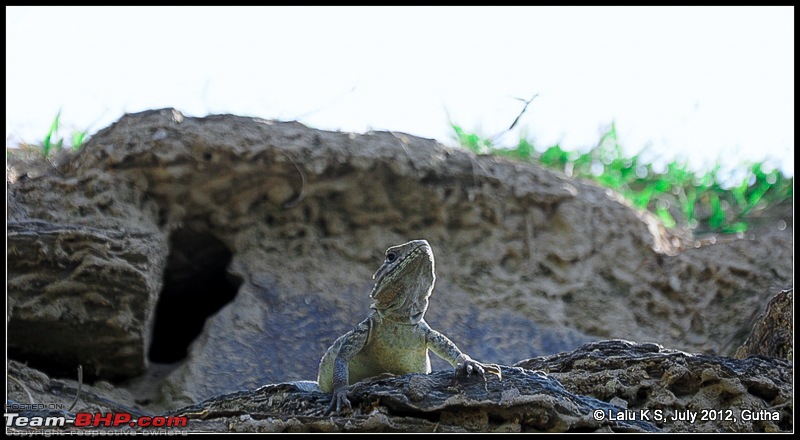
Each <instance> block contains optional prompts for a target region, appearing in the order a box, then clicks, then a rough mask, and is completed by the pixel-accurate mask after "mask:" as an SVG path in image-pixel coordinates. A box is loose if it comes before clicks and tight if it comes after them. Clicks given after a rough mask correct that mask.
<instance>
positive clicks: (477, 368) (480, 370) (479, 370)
mask: <svg viewBox="0 0 800 440" xmlns="http://www.w3.org/2000/svg"><path fill="white" fill-rule="evenodd" d="M458 368H460V369H462V370H463V371H464V373H466V374H467V375H470V374H480V375H481V376H483V375H485V374H486V373H492V374H494V375H495V376H497V378H498V379H500V380H503V373H502V372H501V371H500V366H498V365H497V364H482V363H480V362H478V361H476V360H473V359H467V360H465V361H464V363H463V364H460V365H459V366H458Z"/></svg>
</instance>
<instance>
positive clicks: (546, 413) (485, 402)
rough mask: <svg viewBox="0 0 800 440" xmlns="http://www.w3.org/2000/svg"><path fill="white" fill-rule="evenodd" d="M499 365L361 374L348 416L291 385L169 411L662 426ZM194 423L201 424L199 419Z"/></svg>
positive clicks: (253, 427)
mask: <svg viewBox="0 0 800 440" xmlns="http://www.w3.org/2000/svg"><path fill="white" fill-rule="evenodd" d="M501 369H502V379H501V378H498V377H496V376H491V375H489V376H491V377H488V378H482V377H479V376H463V375H455V374H454V373H453V371H452V370H451V371H439V372H435V373H432V374H411V375H405V376H394V377H390V378H378V379H370V380H366V381H362V382H359V383H357V384H354V385H353V386H352V387H351V392H350V393H349V395H350V397H351V399H352V400H353V403H354V412H353V413H352V414H350V415H349V416H347V417H345V416H342V417H329V416H325V415H324V413H325V410H326V408H327V407H328V403H329V402H330V396H329V395H327V394H324V393H320V392H305V391H301V390H299V389H298V388H297V387H296V386H294V385H292V384H279V385H267V386H264V387H261V388H259V389H257V390H254V391H242V392H238V393H233V394H229V395H224V396H219V397H217V398H214V399H210V400H208V401H205V402H202V403H200V404H198V405H193V406H190V407H186V408H181V409H178V410H175V411H172V412H170V413H169V414H170V415H175V416H186V417H189V418H191V419H201V420H212V419H217V418H225V419H226V422H225V424H226V425H227V426H229V428H230V430H231V431H273V430H275V431H284V430H292V431H346V432H361V431H366V432H374V431H406V432H409V431H421V432H470V431H473V432H531V431H540V432H570V431H580V432H587V431H601V432H610V431H617V432H655V431H658V429H657V428H656V427H655V425H653V424H652V423H648V422H646V421H642V420H639V419H634V420H610V419H609V418H608V417H594V415H593V414H595V412H596V411H600V412H602V413H603V414H615V413H616V412H618V411H621V409H620V408H618V407H616V406H614V405H611V404H609V403H607V402H601V401H599V400H597V399H594V398H591V397H586V396H580V395H575V394H572V393H570V392H568V391H566V390H565V389H564V387H563V386H562V385H561V384H560V383H558V381H557V380H555V379H553V378H552V377H547V376H545V375H543V374H540V373H536V372H533V371H527V370H523V369H522V368H510V367H502V368H501ZM237 416H239V417H237ZM242 416H243V417H242ZM253 420H260V421H263V420H269V421H270V422H269V423H268V424H263V423H261V424H258V423H255V424H254V423H252V422H253ZM189 426H190V427H192V428H193V429H202V428H203V424H202V423H194V421H191V422H190V423H189Z"/></svg>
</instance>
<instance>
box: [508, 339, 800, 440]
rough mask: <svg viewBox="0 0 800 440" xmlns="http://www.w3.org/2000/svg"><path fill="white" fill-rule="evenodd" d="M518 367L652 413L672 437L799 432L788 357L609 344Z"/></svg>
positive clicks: (592, 345)
mask: <svg viewBox="0 0 800 440" xmlns="http://www.w3.org/2000/svg"><path fill="white" fill-rule="evenodd" d="M515 366H517V367H522V368H525V369H536V370H541V371H544V372H545V373H547V374H548V375H550V376H551V377H552V378H554V379H557V380H558V381H560V382H561V383H562V384H564V388H565V389H566V390H567V391H569V392H572V393H575V394H582V395H587V396H592V397H594V398H597V399H599V400H602V401H611V400H615V399H616V400H617V401H618V402H624V403H625V406H624V407H625V408H626V409H628V410H630V411H633V412H634V413H637V414H642V413H643V412H644V411H647V414H648V415H649V416H650V420H651V421H652V422H653V423H654V424H655V425H656V426H657V427H658V428H660V429H663V430H664V431H668V432H789V431H792V430H793V425H794V420H793V413H794V411H793V405H794V403H793V402H794V398H793V396H794V387H793V385H792V377H793V371H794V368H793V366H792V364H791V363H789V362H787V361H785V360H782V359H777V358H764V357H749V358H747V359H744V360H739V359H733V358H728V357H723V356H714V355H706V354H693V353H685V352H682V351H678V350H668V349H664V348H663V347H661V346H660V345H658V344H636V343H631V342H628V341H621V340H610V341H600V342H595V343H590V344H587V345H584V346H582V347H580V348H578V349H577V350H575V351H573V352H569V353H560V354H557V355H553V356H544V357H539V358H534V359H528V360H525V361H522V362H518V363H517V364H515ZM659 411H660V412H661V414H662V415H663V418H662V419H659V418H658V414H659ZM693 415H694V416H696V418H694V419H692V416H693Z"/></svg>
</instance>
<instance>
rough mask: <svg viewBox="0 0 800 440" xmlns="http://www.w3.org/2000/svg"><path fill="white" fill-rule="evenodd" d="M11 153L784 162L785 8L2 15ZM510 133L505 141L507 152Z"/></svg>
mask: <svg viewBox="0 0 800 440" xmlns="http://www.w3.org/2000/svg"><path fill="white" fill-rule="evenodd" d="M6 93H7V96H6V110H7V113H6V139H7V145H14V144H16V143H18V142H19V141H28V142H38V141H41V139H42V138H43V137H44V135H45V134H46V133H47V130H48V129H49V127H50V124H51V122H52V121H53V119H54V117H55V115H56V113H58V111H59V110H61V112H62V113H61V115H62V116H61V122H62V129H61V132H60V134H61V135H62V136H63V137H65V138H67V139H69V137H70V134H71V132H72V131H76V130H88V131H89V133H90V134H91V133H94V132H96V131H97V130H99V129H101V128H103V127H105V126H107V125H109V124H110V123H111V122H113V121H114V120H116V119H118V118H119V117H120V116H121V115H122V114H123V113H124V112H137V111H141V110H145V109H150V108H160V107H175V108H177V109H178V110H180V111H182V112H184V113H185V114H187V115H190V116H204V115H207V114H209V113H234V114H240V115H252V116H258V117H262V118H275V119H282V120H299V121H300V122H303V123H305V124H306V125H309V126H312V127H316V128H321V129H329V130H337V129H338V130H344V131H354V132H364V131H367V130H370V129H375V130H392V131H403V132H407V133H411V134H415V135H419V136H423V137H431V138H436V139H438V140H440V141H442V142H444V143H448V144H453V143H454V142H453V141H452V131H451V129H450V126H449V123H448V121H453V122H455V123H457V124H459V125H461V126H463V127H464V128H465V129H467V130H470V131H478V132H479V133H481V134H483V135H488V136H490V135H494V134H496V133H498V132H501V131H503V130H504V129H505V128H507V127H508V126H509V125H510V124H511V122H512V121H513V120H514V118H515V117H516V116H517V114H518V113H519V112H520V110H521V109H522V103H521V102H519V101H517V100H515V98H525V99H528V98H530V97H531V96H533V95H534V94H536V93H538V94H539V96H538V97H537V98H536V99H535V100H534V101H533V103H532V104H531V105H530V107H529V108H528V111H527V112H526V113H525V115H524V116H523V117H522V119H521V121H520V123H519V127H520V128H521V130H522V132H523V133H525V134H526V135H527V136H528V137H529V138H530V139H532V140H534V141H535V143H536V145H537V146H538V147H540V148H544V147H548V146H550V145H553V144H555V143H560V144H561V146H562V147H564V148H566V149H585V148H588V147H589V146H592V145H594V144H596V143H597V141H598V139H599V138H600V135H601V134H602V132H603V131H604V129H605V128H607V127H608V126H609V124H610V123H611V121H616V126H617V131H618V134H619V139H620V142H621V144H623V146H625V147H626V148H627V150H628V151H629V152H631V153H635V152H638V151H641V150H644V151H646V154H647V155H650V156H651V157H660V158H663V159H667V160H672V159H674V158H686V159H688V160H689V161H690V164H692V165H693V166H695V167H698V166H704V165H708V164H709V163H711V162H713V161H714V160H717V159H720V160H722V161H723V162H724V163H725V164H727V165H729V166H735V165H737V164H739V163H741V162H742V161H745V160H764V159H767V158H770V159H771V160H773V161H774V164H775V166H779V167H780V168H781V169H783V170H784V172H785V173H787V174H793V173H794V168H793V162H794V118H795V115H794V10H793V8H792V7H726V8H721V7H708V8H700V7H680V8H678V7H666V8H654V7H636V8H629V7H595V8H590V7H568V8H567V7H563V8H562V7H525V8H511V7H482V8H477V7H470V8H445V7H424V8H421V7H413V8H396V7H373V8H361V7H350V8H341V7H337V8H323V7H298V8H288V7H259V8H245V7H231V8H209V7H204V8H200V7H192V8H179V7H155V8H154V7H146V8H143V7H102V8H97V7H83V8H76V7H66V8H62V7H7V8H6ZM518 136H519V132H518V131H515V132H512V133H511V134H510V135H507V136H506V137H504V138H503V141H504V143H505V144H507V145H510V144H513V143H514V141H515V140H516V139H518Z"/></svg>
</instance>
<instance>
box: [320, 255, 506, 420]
mask: <svg viewBox="0 0 800 440" xmlns="http://www.w3.org/2000/svg"><path fill="white" fill-rule="evenodd" d="M372 278H373V279H375V280H376V281H375V287H374V288H373V289H372V293H371V295H370V297H371V298H372V299H373V300H374V302H373V304H372V309H373V312H372V313H371V314H370V315H369V316H368V317H367V318H366V319H365V320H363V321H361V323H359V324H358V325H357V326H356V328H355V329H353V330H352V331H349V332H347V333H346V334H345V335H344V336H342V337H340V338H339V339H337V340H336V341H335V342H334V343H333V345H331V347H330V348H328V350H327V351H326V352H325V355H323V356H322V360H321V361H320V363H319V374H318V376H317V382H318V383H319V388H320V389H321V390H322V391H324V392H326V393H332V394H333V398H332V399H331V404H330V407H329V408H328V412H329V413H330V412H331V411H333V410H334V409H335V410H336V413H337V414H338V413H339V412H340V411H341V409H342V407H345V406H346V407H348V408H351V405H350V400H349V399H348V398H347V386H348V385H350V384H353V383H355V382H358V381H360V380H363V379H366V378H369V377H374V376H378V375H380V374H383V373H391V374H396V375H401V374H408V373H420V372H424V373H430V372H431V361H430V357H429V356H428V350H432V351H433V352H434V353H436V354H437V355H438V356H439V357H441V358H442V359H444V360H446V361H447V362H449V363H450V364H451V365H453V366H454V367H455V368H456V369H463V370H464V371H465V372H466V373H467V374H484V372H485V371H489V372H491V373H494V374H497V375H498V376H499V374H500V369H499V367H497V366H496V365H491V364H488V365H484V364H481V363H480V362H477V361H474V360H473V359H472V358H470V357H469V356H467V355H466V354H464V353H462V352H461V350H459V349H458V347H456V345H455V344H454V343H453V342H451V341H450V340H449V339H447V337H446V336H445V335H443V334H441V333H439V332H437V331H436V330H433V329H432V328H430V327H429V326H428V324H427V323H426V322H425V320H424V319H423V317H424V315H425V312H426V311H427V309H428V299H429V297H430V295H431V292H432V291H433V285H434V283H435V281H436V275H435V272H434V263H433V251H432V250H431V247H430V245H429V244H428V242H427V241H425V240H414V241H410V242H408V243H405V244H401V245H398V246H393V247H390V248H389V249H387V250H386V259H385V260H384V262H383V265H381V267H380V268H379V269H378V271H377V272H376V273H375V275H373V277H372Z"/></svg>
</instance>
